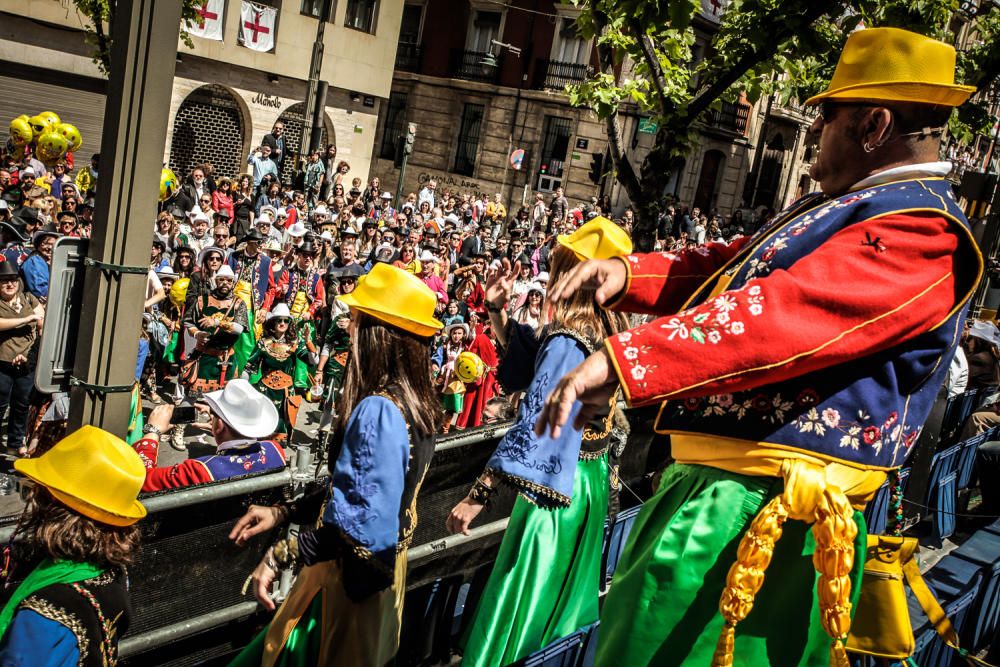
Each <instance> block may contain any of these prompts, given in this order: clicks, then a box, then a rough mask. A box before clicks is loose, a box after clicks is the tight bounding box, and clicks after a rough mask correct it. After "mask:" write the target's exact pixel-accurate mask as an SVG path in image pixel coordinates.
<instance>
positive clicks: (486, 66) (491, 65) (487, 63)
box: [479, 39, 521, 75]
mask: <svg viewBox="0 0 1000 667" xmlns="http://www.w3.org/2000/svg"><path fill="white" fill-rule="evenodd" d="M494 46H496V47H498V48H499V49H506V50H508V51H510V52H511V53H513V54H514V55H515V56H517V57H518V58H520V57H521V49H520V48H518V47H516V46H514V45H513V44H505V43H504V42H498V41H497V40H495V39H491V40H490V49H489V51H487V52H486V55H484V56H483V57H482V59H481V60H480V61H479V66H480V67H482V68H483V74H486V75H490V74H492V73H493V72H494V70H496V68H497V57H496V56H495V55H493V47H494Z"/></svg>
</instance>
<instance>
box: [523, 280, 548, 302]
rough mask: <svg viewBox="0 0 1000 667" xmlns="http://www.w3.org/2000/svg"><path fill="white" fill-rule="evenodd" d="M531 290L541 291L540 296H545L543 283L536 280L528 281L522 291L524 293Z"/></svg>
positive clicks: (529, 292) (528, 292)
mask: <svg viewBox="0 0 1000 667" xmlns="http://www.w3.org/2000/svg"><path fill="white" fill-rule="evenodd" d="M532 292H541V294H542V298H543V299H544V298H545V285H543V284H541V283H540V282H538V281H537V280H532V281H531V282H530V283H528V289H526V290H525V291H524V293H525V294H531V293H532Z"/></svg>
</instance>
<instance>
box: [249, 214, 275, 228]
mask: <svg viewBox="0 0 1000 667" xmlns="http://www.w3.org/2000/svg"><path fill="white" fill-rule="evenodd" d="M262 222H266V223H267V224H269V225H273V224H274V214H273V213H271V212H270V211H261V212H260V215H258V216H257V219H256V220H254V223H253V224H255V225H259V224H260V223H262Z"/></svg>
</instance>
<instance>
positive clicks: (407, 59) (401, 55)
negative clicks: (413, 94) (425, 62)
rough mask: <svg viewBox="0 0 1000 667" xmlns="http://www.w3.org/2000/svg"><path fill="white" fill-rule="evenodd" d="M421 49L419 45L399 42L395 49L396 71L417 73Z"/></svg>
mask: <svg viewBox="0 0 1000 667" xmlns="http://www.w3.org/2000/svg"><path fill="white" fill-rule="evenodd" d="M421 54H422V49H421V48H420V45H419V44H409V43H407V42H400V43H399V45H398V46H397V47H396V69H398V70H401V71H403V72H419V71H420V56H421Z"/></svg>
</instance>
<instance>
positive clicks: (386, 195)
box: [379, 190, 392, 199]
mask: <svg viewBox="0 0 1000 667" xmlns="http://www.w3.org/2000/svg"><path fill="white" fill-rule="evenodd" d="M379 197H380V198H381V199H392V195H391V194H389V191H388V190H386V191H385V192H383V193H382V194H381V195H379Z"/></svg>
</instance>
